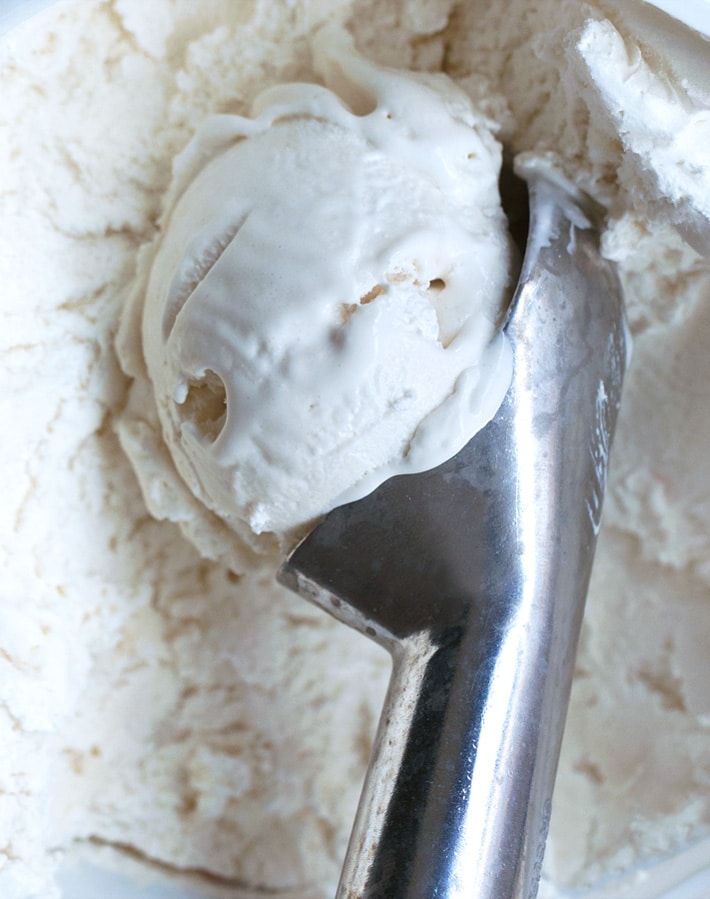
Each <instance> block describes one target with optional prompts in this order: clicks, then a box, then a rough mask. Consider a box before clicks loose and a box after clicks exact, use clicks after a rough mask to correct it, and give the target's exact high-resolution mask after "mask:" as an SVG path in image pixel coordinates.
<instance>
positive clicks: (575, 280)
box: [280, 162, 627, 899]
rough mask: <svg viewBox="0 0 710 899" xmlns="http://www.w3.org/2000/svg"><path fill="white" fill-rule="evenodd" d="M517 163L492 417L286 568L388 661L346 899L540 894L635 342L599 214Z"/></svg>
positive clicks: (348, 864) (343, 517)
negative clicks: (510, 263) (500, 370)
mask: <svg viewBox="0 0 710 899" xmlns="http://www.w3.org/2000/svg"><path fill="white" fill-rule="evenodd" d="M522 170H523V173H524V175H525V177H526V180H527V181H528V185H529V195H530V208H531V216H530V230H529V236H528V241H527V251H526V254H525V259H524V263H523V268H522V273H521V277H520V282H519V285H518V289H517V291H516V294H515V297H514V299H513V303H512V305H511V309H510V313H509V317H508V320H507V323H506V325H505V330H506V331H507V334H508V337H509V339H510V341H511V343H512V346H513V353H514V373H513V381H512V385H511V387H510V389H509V391H508V394H507V396H506V398H505V400H504V402H503V405H502V406H501V408H500V410H499V411H498V413H497V415H496V416H495V418H494V419H493V420H492V421H491V422H490V423H489V424H488V425H487V426H486V427H485V428H484V429H483V430H482V431H481V432H479V433H478V434H477V435H476V436H475V437H474V438H473V439H472V440H471V441H470V442H469V443H468V445H467V446H466V447H465V448H464V449H463V450H461V451H460V452H459V453H458V455H456V456H455V457H454V458H452V459H451V460H450V461H449V462H446V463H445V464H443V465H441V466H439V467H438V468H435V469H433V470H431V471H429V472H426V473H423V474H415V475H405V476H400V477H397V478H394V479H392V480H390V481H388V482H386V483H385V484H383V485H382V486H381V487H380V488H379V489H378V490H377V491H375V492H374V493H373V494H371V495H370V496H369V497H367V498H365V499H363V500H360V501H359V502H356V503H352V504H350V505H347V506H344V507H341V508H338V509H336V510H334V511H333V512H331V513H330V514H329V515H328V516H327V517H326V518H325V519H324V520H323V521H322V522H321V524H320V525H319V526H318V527H317V528H316V529H315V530H314V531H313V532H312V533H311V534H310V536H308V537H307V538H306V540H305V541H304V542H303V543H301V544H300V546H298V547H297V548H296V550H295V551H294V552H293V554H292V555H291V556H290V558H289V559H288V561H287V562H286V563H285V565H284V566H283V568H282V570H281V573H280V578H281V580H282V581H283V583H285V584H287V585H289V586H290V587H292V588H293V589H295V590H297V591H298V592H299V593H301V594H302V595H304V596H306V597H307V598H309V599H311V600H312V601H314V602H315V603H317V604H318V605H320V606H321V607H323V608H324V609H326V610H327V611H328V612H330V613H331V614H332V615H334V616H335V617H337V618H338V619H340V620H341V621H344V622H345V623H347V624H349V625H351V626H353V627H355V628H357V629H358V630H360V631H362V632H363V633H364V634H366V635H367V636H369V637H371V638H372V639H374V640H376V641H377V642H378V643H380V644H382V645H383V646H384V647H386V648H387V649H388V650H389V651H390V652H391V654H392V657H393V662H394V668H393V674H392V679H391V683H390V688H389V693H388V696H387V699H386V703H385V708H384V711H383V713H382V718H381V721H380V727H379V731H378V735H377V738H376V743H375V748H374V751H373V756H372V760H371V764H370V768H369V772H368V775H367V778H366V782H365V786H364V790H363V794H362V798H361V802H360V806H359V811H358V815H357V819H356V822H355V826H354V830H353V833H352V836H351V841H350V846H349V850H348V854H347V858H346V861H345V864H344V868H343V873H342V878H341V883H340V887H339V892H338V896H339V897H340V899H346V897H361V899H366V897H371V899H374V897H377V899H383V897H387V899H405V897H406V899H421V897H432V896H436V897H440V899H444V897H446V899H453V897H471V899H473V897H476V899H532V897H534V896H535V895H536V893H537V884H538V880H539V875H540V869H541V863H542V857H543V852H544V845H545V839H546V834H547V826H548V821H549V817H550V808H551V795H552V787H553V781H554V776H555V770H556V765H557V758H558V753H559V747H560V741H561V737H562V730H563V724H564V718H565V712H566V706H567V700H568V695H569V690H570V684H571V680H572V673H573V666H574V658H575V651H576V645H577V639H578V634H579V628H580V624H581V620H582V613H583V606H584V600H585V596H586V592H587V586H588V582H589V577H590V572H591V566H592V559H593V555H594V549H595V543H596V536H597V532H598V529H599V523H600V515H601V508H602V499H603V494H604V487H605V480H606V472H607V465H608V459H609V448H610V444H611V439H612V434H613V431H614V425H615V421H616V416H617V410H618V407H619V401H620V393H621V384H622V379H623V374H624V369H625V365H626V358H627V338H626V329H625V324H624V316H623V307H622V298H621V291H620V286H619V282H618V280H617V277H616V273H615V271H614V268H613V266H612V265H611V264H609V263H607V262H606V261H605V260H604V259H603V258H602V257H601V256H600V253H599V248H598V246H599V245H598V238H599V235H598V230H597V225H596V224H595V222H596V214H595V211H594V209H593V208H592V204H591V202H590V201H589V199H588V198H586V197H584V196H582V195H581V194H580V193H579V192H578V191H576V190H575V188H574V187H573V186H571V185H569V184H567V183H565V182H564V181H563V180H562V179H560V178H558V177H557V176H556V175H554V173H553V172H552V171H551V170H548V169H547V168H546V166H544V165H540V164H539V163H538V164H533V163H532V162H529V163H528V164H527V165H525V166H522ZM580 813H582V812H580Z"/></svg>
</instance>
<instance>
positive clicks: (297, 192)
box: [119, 26, 511, 537]
mask: <svg viewBox="0 0 710 899" xmlns="http://www.w3.org/2000/svg"><path fill="white" fill-rule="evenodd" d="M313 54H314V70H315V73H316V75H318V76H320V77H322V78H323V80H324V82H325V86H322V85H320V84H304V83H301V84H285V85H276V86H274V87H271V88H269V89H268V90H267V91H266V92H264V93H262V94H260V95H259V96H257V98H256V99H255V101H254V103H253V107H252V114H253V117H252V118H244V117H242V116H235V115H232V116H229V115H224V114H223V115H221V116H216V117H214V118H212V119H210V120H209V121H208V122H207V123H206V124H205V125H204V126H202V127H201V128H200V129H199V131H198V135H197V137H196V138H195V139H194V141H193V142H192V143H191V144H190V145H189V146H188V147H187V149H186V150H185V151H184V152H183V153H182V154H181V155H180V157H179V158H178V160H177V161H176V164H175V175H174V182H173V185H172V187H171V190H170V194H169V197H168V200H167V203H166V211H165V213H164V223H165V231H164V233H163V234H162V236H161V238H160V241H159V244H158V246H157V248H156V251H155V256H154V258H153V259H151V260H150V265H148V266H146V268H148V272H147V275H146V277H145V278H144V279H139V280H138V284H137V286H136V289H135V291H134V296H133V297H132V300H131V301H130V303H129V312H128V313H127V316H126V320H125V322H124V328H123V333H122V334H121V335H120V337H119V347H120V353H121V355H122V356H123V358H124V359H125V360H126V367H127V369H128V370H129V371H130V372H131V373H133V374H135V376H136V377H137V378H138V379H141V378H145V377H148V379H149V380H150V385H149V386H148V387H147V388H146V387H145V385H142V386H141V397H143V396H144V395H145V392H146V390H147V391H148V392H150V390H151V389H152V391H153V392H154V394H155V398H156V405H157V409H158V413H159V417H160V421H161V424H162V434H163V437H164V440H165V443H166V444H167V446H168V448H169V450H170V453H171V456H172V459H173V461H174V462H175V465H176V467H177V469H178V471H179V472H180V474H181V476H182V478H183V480H184V481H185V483H186V485H187V486H188V488H189V490H190V492H191V494H192V495H194V496H195V497H196V498H197V499H198V500H200V501H201V502H203V503H204V504H205V505H206V506H207V507H208V508H209V509H210V510H211V511H212V512H213V513H215V514H216V515H217V516H218V517H219V518H220V519H221V520H222V521H224V522H225V523H226V524H227V525H228V526H230V527H232V528H233V529H235V530H236V531H237V532H239V533H241V534H245V535H247V537H248V535H249V534H250V533H255V534H261V533H263V532H265V531H271V532H275V533H277V534H284V533H292V532H294V531H295V530H297V529H299V528H302V527H303V525H304V524H306V523H308V522H309V521H313V520H314V519H315V518H316V517H317V516H318V515H322V514H323V513H325V512H327V511H329V510H330V509H331V508H333V507H334V506H335V505H338V504H340V503H342V502H344V501H347V500H352V499H358V498H360V497H361V496H363V495H364V494H366V493H369V492H370V491H371V490H372V489H374V487H376V486H377V485H378V484H379V483H381V482H382V481H383V480H385V479H386V478H387V477H390V476H391V475H393V474H401V473H404V472H411V471H419V470H422V469H426V468H432V467H433V466H435V465H437V464H439V463H441V462H443V461H445V460H446V459H448V458H450V457H451V456H453V455H454V454H455V453H456V452H457V451H458V450H459V449H460V448H461V447H462V446H463V445H464V443H466V442H467V440H468V439H469V438H470V437H472V436H473V434H474V433H475V432H476V431H477V430H479V429H480V427H482V426H483V425H484V424H485V423H486V422H487V421H488V420H489V419H490V418H491V417H492V416H493V414H494V412H495V410H496V409H497V408H498V406H499V405H500V402H501V400H502V398H503V396H504V394H505V391H506V389H507V387H508V383H509V381H510V367H511V363H510V351H509V347H508V345H507V341H506V340H505V339H504V338H503V337H502V335H501V334H500V331H499V326H497V324H496V323H497V322H500V320H501V316H502V312H503V311H504V302H505V300H506V299H507V297H508V294H507V293H506V288H507V287H508V286H509V280H510V278H509V272H510V257H511V253H510V249H509V239H508V236H507V228H506V220H505V217H504V215H503V212H502V210H501V207H500V200H499V196H498V174H499V170H500V162H501V148H500V144H499V143H498V142H497V141H495V139H494V138H493V136H492V134H491V133H490V130H489V125H488V124H487V123H486V120H485V117H484V116H483V115H482V114H481V113H478V112H477V111H476V110H475V109H474V107H473V104H472V103H471V100H470V99H469V98H468V96H467V95H466V94H465V93H464V92H463V91H462V90H461V89H460V88H458V87H457V86H456V85H455V84H454V83H453V82H452V81H450V80H449V79H448V78H447V77H446V76H445V75H441V74H438V75H431V74H428V73H417V74H414V73H402V72H398V71H393V70H386V69H382V68H377V67H375V66H374V65H373V64H372V63H370V62H369V61H367V60H366V59H365V58H363V57H362V56H360V55H359V54H358V53H357V52H356V50H355V48H354V47H353V45H352V40H351V39H349V37H348V35H347V34H346V33H345V32H344V31H343V30H342V29H338V28H336V27H334V26H331V27H329V28H328V27H325V28H324V29H321V31H320V32H319V33H318V34H317V35H316V36H315V38H314V40H313ZM137 317H142V329H141V330H142V344H143V356H144V359H145V366H146V368H147V372H145V373H144V372H143V369H142V366H141V363H140V361H137V360H135V359H134V357H135V347H136V345H138V344H139V343H140V340H139V338H137V337H136V333H137V331H138V330H139V329H140V323H139V322H137V321H136V319H137ZM136 406H137V415H138V416H145V410H144V409H143V408H142V407H141V400H139V401H138V402H137V404H136ZM130 430H131V425H130V424H127V425H126V426H125V430H124V434H125V437H124V442H125V445H126V446H127V448H129V453H130V448H131V447H132V446H133V445H134V444H138V453H137V457H136V463H137V467H138V468H139V469H140V467H141V461H140V460H141V458H142V457H143V456H144V455H145V448H144V447H143V446H141V445H140V437H139V436H138V435H137V436H136V439H135V440H134V441H132V440H131V437H132V435H131V434H130V433H129V431H130ZM151 436H152V435H151ZM151 474H152V472H151Z"/></svg>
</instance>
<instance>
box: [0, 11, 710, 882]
mask: <svg viewBox="0 0 710 899" xmlns="http://www.w3.org/2000/svg"><path fill="white" fill-rule="evenodd" d="M149 6H150V8H149V12H148V8H147V4H144V3H140V2H138V0H114V2H99V0H97V2H93V0H81V2H72V3H65V4H59V5H58V6H57V8H56V10H53V11H50V12H48V13H47V14H46V15H43V16H42V18H41V19H37V20H36V21H34V22H30V23H28V25H26V26H23V27H21V28H19V29H17V30H16V31H14V32H13V33H12V35H10V36H9V37H8V36H6V37H4V38H3V40H2V44H1V46H0V83H2V91H1V92H0V229H1V232H0V233H2V249H0V285H1V286H0V322H1V324H0V358H1V360H2V370H3V379H4V381H3V383H4V389H3V391H2V393H1V394H0V421H1V422H2V426H3V438H2V441H0V454H1V456H2V462H3V472H4V494H3V501H2V503H0V535H1V537H0V743H1V744H2V751H1V752H0V895H2V896H3V899H5V897H8V899H29V897H42V899H50V897H53V896H56V895H57V892H56V889H55V887H54V886H53V884H54V882H55V881H54V870H55V867H56V865H57V863H58V861H59V858H58V856H57V852H56V850H60V849H65V848H67V847H71V846H72V845H75V844H76V843H77V842H78V843H81V844H91V845H97V844H109V845H115V846H118V847H132V850H133V851H134V852H136V853H137V854H138V855H139V856H140V857H142V858H143V859H144V860H146V861H147V862H148V863H152V862H157V863H159V864H161V865H165V866H167V868H168V869H180V870H185V869H190V870H197V871H206V872H209V873H210V874H211V876H213V877H216V878H218V879H223V880H225V881H226V882H229V883H232V884H241V885H245V886H255V887H259V888H264V889H280V888H284V889H288V890H290V891H291V893H290V895H292V896H299V895H306V894H310V895H320V896H328V895H332V891H333V883H334V881H335V879H336V877H337V872H338V870H339V865H340V859H341V857H342V854H343V851H344V845H345V841H346V839H347V834H348V832H349V828H350V824H351V821H352V815H353V812H354V808H355V804H356V801H357V794H358V792H359V780H360V778H361V776H362V772H363V770H364V765H365V762H366V758H367V754H368V747H369V740H370V737H371V734H372V731H373V728H374V723H375V720H376V717H377V714H378V712H379V708H380V704H381V700H382V691H383V689H384V685H385V682H386V678H387V669H388V663H387V660H386V659H385V658H384V657H383V656H382V655H380V653H379V652H378V651H377V650H376V648H374V647H373V646H371V645H370V644H369V643H368V641H365V640H362V639H360V638H358V637H357V636H355V635H353V634H350V633H349V632H348V631H347V629H345V628H343V627H342V626H340V625H336V624H335V623H332V622H331V621H330V620H328V619H327V618H326V617H325V616H323V615H322V614H321V613H319V612H317V611H316V610H313V609H311V608H310V607H309V606H308V605H307V604H305V603H303V601H302V600H300V599H298V598H297V597H295V596H293V597H292V596H291V595H289V594H287V593H286V592H285V591H283V590H281V589H280V588H278V587H277V586H275V585H274V583H273V566H274V565H275V557H269V556H268V552H269V547H268V546H267V547H266V551H267V558H271V561H270V562H264V563H263V564H262V565H261V566H259V565H256V566H255V565H254V562H253V555H252V553H251V551H250V550H246V549H244V547H243V541H241V540H239V539H238V538H237V537H235V534H234V531H233V530H232V529H230V528H226V527H225V526H224V525H223V524H222V523H221V522H220V521H219V519H218V518H217V517H216V516H214V517H213V518H209V516H208V518H209V520H208V521H207V520H205V519H204V517H202V518H201V516H204V515H205V513H204V512H203V511H202V510H203V506H202V504H201V503H199V502H198V501H197V500H195V501H194V503H193V504H192V505H191V504H190V502H189V499H186V491H185V490H184V482H183V481H182V479H180V478H179V477H178V476H177V475H174V476H173V477H172V479H171V477H169V476H168V475H169V472H170V471H171V465H172V463H171V462H170V457H169V454H168V452H167V449H165V448H164V447H162V448H161V447H160V446H159V445H157V444H156V453H158V454H160V453H162V454H163V455H162V456H161V455H157V456H155V455H154V456H153V457H150V456H147V457H146V458H145V459H144V460H143V463H144V466H145V465H148V463H149V462H150V461H151V458H152V462H153V464H154V476H153V477H152V478H151V479H150V480H148V479H147V478H145V477H143V476H142V480H141V484H142V486H143V487H144V488H145V487H146V486H147V484H148V483H150V489H151V490H152V493H150V494H149V495H148V494H147V493H146V495H145V496H144V495H143V493H142V492H141V486H140V485H139V483H138V481H137V479H136V476H135V474H134V470H133V467H132V465H131V463H130V462H129V461H128V459H127V457H126V455H125V453H124V452H123V450H122V448H121V446H120V444H119V440H118V437H117V433H116V428H117V425H118V421H119V419H121V416H122V415H123V413H124V411H125V409H126V404H127V400H128V390H129V381H128V379H127V378H126V377H125V376H124V375H123V374H122V372H121V370H120V367H119V364H118V362H117V357H116V354H115V349H114V339H115V336H116V332H117V329H118V321H119V318H120V315H121V312H122V310H123V308H124V306H125V302H126V297H127V295H128V293H129V292H130V288H131V285H132V283H133V279H134V278H135V273H136V264H137V259H138V257H139V255H140V253H141V247H146V246H149V245H150V243H151V242H152V241H153V240H155V239H156V238H158V237H159V236H160V234H161V233H162V226H161V224H160V222H161V214H162V210H163V201H164V198H165V196H166V193H167V191H168V189H169V185H170V183H171V180H172V173H171V167H172V163H173V160H174V159H175V158H176V156H178V154H180V153H181V152H182V151H183V150H184V149H185V147H186V146H187V145H188V143H189V142H190V140H191V139H192V138H193V136H194V134H195V133H196V131H197V130H198V129H199V128H200V126H201V125H202V124H203V123H204V121H205V120H206V119H207V118H208V117H209V116H212V115H214V114H222V113H226V114H229V115H233V114H236V115H241V116H248V115H249V112H250V108H251V104H252V102H253V100H254V99H255V97H256V96H257V95H258V94H259V93H260V92H261V91H262V90H264V89H265V88H268V87H270V86H272V85H276V84H283V83H288V82H294V81H302V80H305V81H308V82H316V81H318V79H319V76H318V75H317V73H316V72H315V70H314V67H313V60H312V46H311V40H310V38H311V36H312V35H313V34H314V33H315V31H316V29H317V28H318V27H320V26H321V25H323V24H325V23H326V22H329V21H332V20H334V19H335V20H341V21H342V22H344V24H345V25H346V27H347V29H348V30H349V32H350V33H351V34H353V36H354V39H355V42H356V44H357V46H358V47H359V49H360V50H361V52H362V53H363V54H364V55H365V56H366V57H367V58H368V59H372V60H373V61H374V62H376V63H378V64H384V65H387V66H393V67H396V68H398V69H402V70H405V69H406V70H419V71H422V70H423V71H430V72H439V71H441V70H445V71H446V72H447V73H448V75H449V76H450V77H451V78H452V80H453V81H454V82H455V83H456V84H457V85H458V87H459V88H460V89H461V90H463V91H465V93H466V94H467V95H468V96H469V97H470V98H471V101H472V103H473V106H474V108H476V109H477V110H479V111H480V112H481V113H482V114H484V115H485V116H486V117H487V118H488V119H489V120H490V121H491V122H492V123H498V133H497V136H498V138H499V139H500V140H502V141H503V143H504V144H505V145H506V146H507V147H508V148H509V149H510V150H511V151H514V152H517V151H521V150H536V151H554V152H556V153H557V154H558V155H559V156H560V157H561V159H562V162H563V165H564V166H565V167H566V170H567V171H568V173H570V174H572V175H573V177H574V178H575V179H576V180H577V181H578V183H579V184H580V185H581V186H582V187H584V188H586V189H587V190H589V191H590V192H591V193H593V194H594V195H595V196H596V197H597V199H599V200H600V201H601V202H602V203H604V204H605V205H606V207H607V209H608V211H609V218H608V228H607V231H606V234H605V238H604V245H605V249H606V251H607V252H608V253H609V254H610V255H612V256H613V257H614V258H616V259H617V260H618V261H619V265H620V271H621V275H622V279H623V281H624V286H625V290H626V299H627V306H628V312H629V318H630V324H631V328H632V331H633V334H634V358H633V361H632V365H631V368H630V370H629V372H628V376H627V380H626V385H625V394H624V403H623V407H622V412H621V418H620V422H619V427H618V431H617V436H616V443H615V447H614V454H613V459H612V472H611V478H610V483H609V489H608V495H607V501H606V509H605V518H604V523H603V526H602V531H601V534H600V544H599V550H598V556H597V564H596V568H595V573H594V577H593V583H592V587H591V592H590V598H589V603H588V615H587V619H586V623H585V630H584V633H583V637H582V644H581V649H580V655H579V663H578V671H577V678H576V682H575V686H574V691H573V697H572V706H571V710H570V716H569V726H568V728H567V733H566V737H565V745H564V748H563V755H562V761H561V768H560V773H559V778H558V786H557V791H556V795H555V809H554V812H553V821H552V828H551V837H550V843H549V849H548V854H547V859H546V874H545V878H546V880H545V884H544V885H543V890H544V892H545V894H548V893H550V892H552V886H551V884H553V883H554V884H556V885H558V886H561V887H565V886H570V887H575V888H581V887H582V886H583V885H584V884H588V883H591V882H595V881H598V880H599V879H601V878H608V877H613V876H614V875H615V874H616V873H618V872H620V871H623V870H628V869H629V868H630V867H632V866H633V865H635V864H637V863H638V862H644V861H648V860H649V859H651V860H652V859H654V858H658V857H661V856H663V855H664V854H666V853H670V852H674V851H676V850H677V849H678V848H680V847H684V846H687V845H690V844H692V843H693V842H694V841H696V840H698V839H700V838H702V837H706V836H708V835H710V810H709V809H708V796H709V795H710V789H709V786H710V758H709V757H708V745H709V744H708V736H709V734H708V730H709V729H710V693H709V691H708V690H707V689H706V684H707V683H708V666H709V663H708V659H709V658H710V565H709V564H708V560H709V559H710V536H708V535H710V487H709V486H708V484H710V478H708V477H707V474H708V464H707V447H708V445H710V387H709V386H708V385H709V384H710V371H708V367H709V366H710V361H709V360H710V322H709V321H708V319H709V318H710V272H709V267H708V262H707V259H706V258H704V257H702V256H701V255H700V254H699V252H698V250H699V249H702V248H703V238H704V237H705V236H706V235H707V233H708V232H707V228H706V220H707V198H708V192H707V190H706V185H707V178H708V171H710V164H709V162H708V159H707V147H708V146H710V141H709V140H706V139H705V135H706V134H707V123H708V106H709V103H708V95H707V93H706V92H705V90H704V88H703V83H702V79H699V80H697V81H696V80H693V77H692V73H691V74H690V75H689V74H688V73H684V74H681V73H680V72H679V71H678V70H677V69H676V68H674V66H673V65H671V64H670V63H669V62H668V61H667V60H665V58H664V57H663V55H662V54H661V53H660V51H659V49H658V48H657V47H655V46H654V45H652V44H651V43H648V42H647V41H646V39H645V38H644V39H643V40H640V42H639V41H637V40H635V39H634V37H633V34H634V32H633V30H632V28H633V26H632V24H630V23H629V22H628V21H623V20H622V18H621V16H620V14H619V13H618V12H617V9H616V4H611V3H609V4H602V3H601V2H600V3H594V4H582V3H577V2H566V0H554V2H553V0H544V2H540V3H532V2H529V0H514V2H511V3H510V4H500V5H493V4H490V3H484V2H483V0H468V2H466V3H461V4H459V3H453V2H450V0H441V2H439V0H430V2H420V0H391V2H385V0H379V2H375V0H371V2H354V3H350V2H342V3H335V2H327V3H326V2H318V0H313V2H296V3H288V4H287V3H285V2H284V3H281V2H278V3H274V2H272V0H249V2H246V0H245V2H232V0H207V2H204V3H200V4H195V3H193V2H192V0H189V2H188V0H185V2H179V0H151V3H150V5H149ZM614 73H616V77H614ZM492 127H493V128H494V129H495V125H493V126H492ZM685 238H688V239H690V240H691V241H692V244H693V246H694V247H695V248H696V249H693V246H691V245H690V244H689V243H687V242H686V240H685ZM147 252H148V251H146V250H144V251H143V255H146V254H147ZM138 400H139V397H137V396H134V397H133V398H132V400H131V409H132V410H135V409H136V408H138V405H137V403H138ZM144 400H145V403H146V406H145V408H149V405H150V403H151V402H152V399H151V395H150V393H149V392H148V391H146V394H145V396H144ZM124 420H125V419H124ZM144 425H145V427H146V428H152V426H153V422H152V418H151V416H148V415H147V416H146V420H145V422H144ZM145 470H146V469H145V467H144V468H143V469H142V471H143V472H145ZM148 509H150V510H152V511H153V512H156V513H157V512H158V510H160V512H159V514H160V515H161V516H162V518H163V520H157V519H156V518H155V517H154V515H151V514H150V512H149V511H148ZM198 519H200V521H201V524H200V532H201V533H208V534H209V535H210V541H211V543H210V545H209V546H208V547H207V548H206V549H205V550H204V552H205V556H210V557H211V558H207V557H202V556H201V555H200V554H199V553H198V552H197V551H196V550H195V549H194V548H193V545H192V543H191V542H190V541H189V540H186V539H185V538H184V536H183V532H185V533H188V534H190V535H191V537H193V538H194V532H195V530H196V528H195V526H194V522H196V521H197V520H198ZM203 525H204V526H203ZM191 529H192V530H191ZM218 559H221V561H217V560H218ZM227 560H228V561H227ZM269 566H271V568H270V567H269ZM630 895H632V896H634V899H636V896H637V895H638V893H636V894H635V893H633V892H632V893H631V894H630Z"/></svg>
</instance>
